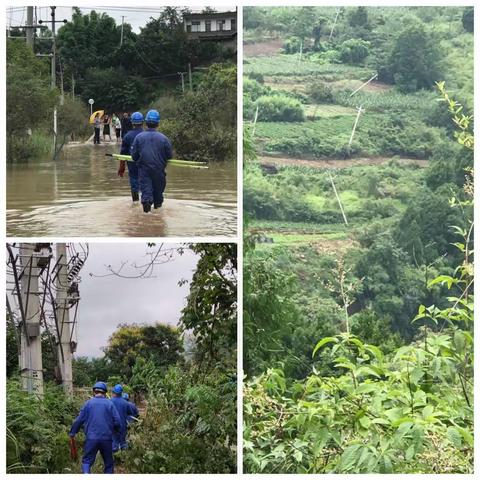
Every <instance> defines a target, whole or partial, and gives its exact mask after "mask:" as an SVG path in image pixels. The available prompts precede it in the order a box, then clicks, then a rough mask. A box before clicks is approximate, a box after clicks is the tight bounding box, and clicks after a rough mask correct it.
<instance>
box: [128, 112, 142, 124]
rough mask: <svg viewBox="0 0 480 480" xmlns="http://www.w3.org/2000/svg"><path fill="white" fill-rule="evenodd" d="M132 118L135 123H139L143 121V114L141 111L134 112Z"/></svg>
mask: <svg viewBox="0 0 480 480" xmlns="http://www.w3.org/2000/svg"><path fill="white" fill-rule="evenodd" d="M130 120H131V121H132V123H133V124H134V125H139V124H141V123H143V115H142V114H141V113H140V112H133V113H132V116H131V117H130Z"/></svg>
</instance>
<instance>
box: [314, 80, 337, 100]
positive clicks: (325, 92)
mask: <svg viewBox="0 0 480 480" xmlns="http://www.w3.org/2000/svg"><path fill="white" fill-rule="evenodd" d="M307 94H308V96H309V97H310V99H311V101H312V102H314V103H333V101H334V95H333V90H332V87H330V85H328V84H326V83H324V82H320V81H318V80H317V81H313V82H311V83H309V84H308V86H307Z"/></svg>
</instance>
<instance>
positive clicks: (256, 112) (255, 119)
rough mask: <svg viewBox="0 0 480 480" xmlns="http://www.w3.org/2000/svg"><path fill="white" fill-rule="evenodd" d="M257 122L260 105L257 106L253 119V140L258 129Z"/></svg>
mask: <svg viewBox="0 0 480 480" xmlns="http://www.w3.org/2000/svg"><path fill="white" fill-rule="evenodd" d="M257 120H258V105H257V109H256V110H255V117H254V118H253V128H252V138H253V137H254V136H255V128H256V127H257Z"/></svg>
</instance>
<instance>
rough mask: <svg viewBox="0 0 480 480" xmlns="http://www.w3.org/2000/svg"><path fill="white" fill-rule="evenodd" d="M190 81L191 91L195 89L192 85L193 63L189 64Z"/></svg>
mask: <svg viewBox="0 0 480 480" xmlns="http://www.w3.org/2000/svg"><path fill="white" fill-rule="evenodd" d="M188 82H189V83H190V91H193V87H192V64H191V63H189V64H188Z"/></svg>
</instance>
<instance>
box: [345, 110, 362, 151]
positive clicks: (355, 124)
mask: <svg viewBox="0 0 480 480" xmlns="http://www.w3.org/2000/svg"><path fill="white" fill-rule="evenodd" d="M364 111H365V110H364V109H363V108H362V106H361V105H360V107H358V108H357V117H356V118H355V123H354V124H353V129H352V133H351V135H350V140H349V141H348V146H350V145H351V144H352V142H353V137H354V135H355V130H356V129H357V124H358V119H359V118H360V114H361V113H363V112H364Z"/></svg>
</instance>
